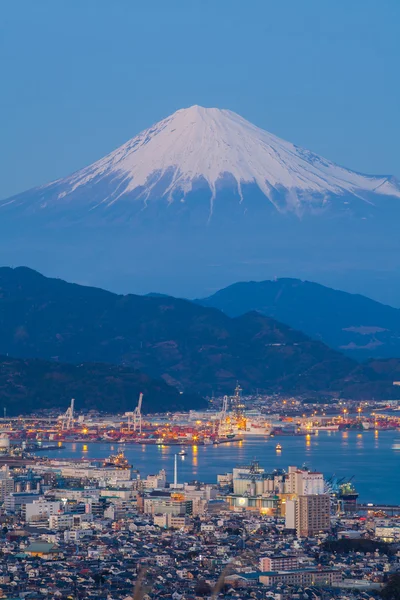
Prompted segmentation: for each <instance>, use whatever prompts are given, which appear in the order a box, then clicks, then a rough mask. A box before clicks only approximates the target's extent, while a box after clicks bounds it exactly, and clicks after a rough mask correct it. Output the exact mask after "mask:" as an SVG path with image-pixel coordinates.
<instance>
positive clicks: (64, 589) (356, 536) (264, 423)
mask: <svg viewBox="0 0 400 600" xmlns="http://www.w3.org/2000/svg"><path fill="white" fill-rule="evenodd" d="M144 402H145V398H144V397H143V395H142V394H141V395H140V397H139V399H138V402H137V405H136V406H135V407H134V409H133V410H132V411H131V412H127V413H125V414H120V415H112V414H108V415H104V414H103V415H102V414H99V413H95V412H94V411H92V413H90V414H89V413H86V414H83V413H80V412H79V411H77V408H76V406H75V402H74V400H72V401H71V404H70V406H69V407H68V408H67V409H66V411H65V413H62V414H61V415H58V414H57V413H56V412H55V411H50V413H49V414H46V415H44V414H43V412H42V413H41V414H38V415H35V414H32V415H29V416H24V415H21V416H20V417H16V418H11V419H9V418H7V416H6V415H4V417H3V419H2V425H1V428H2V433H1V435H0V464H1V465H2V466H1V471H0V499H1V522H2V527H3V529H2V534H1V536H2V542H1V552H2V561H1V573H0V590H1V594H2V597H4V598H12V597H16V596H18V597H23V598H38V599H39V598H105V599H114V598H115V599H119V598H124V599H128V598H139V597H140V598H149V599H153V598H173V599H174V600H181V599H182V600H189V599H192V598H206V597H217V596H218V595H219V594H221V595H222V596H223V597H226V598H230V597H232V598H243V599H245V598H268V599H271V600H272V599H274V600H286V599H289V598H321V599H327V598H338V599H339V598H343V599H344V598H349V599H353V598H354V599H356V598H360V599H361V598H374V597H376V596H377V595H379V594H380V593H382V589H384V588H385V586H387V585H388V581H390V576H391V574H392V573H396V571H397V569H398V568H399V561H400V506H394V505H390V504H389V503H388V504H387V505H386V506H384V505H377V504H372V503H366V502H365V499H363V501H359V494H358V493H357V489H356V482H354V481H352V479H353V478H352V477H350V474H349V477H348V478H342V479H339V480H338V479H335V478H333V477H331V476H329V474H327V473H322V472H317V471H315V470H313V469H312V468H310V467H306V466H305V465H288V466H287V468H285V469H282V468H272V469H268V470H267V469H266V468H265V465H263V464H262V463H261V462H259V461H257V460H253V461H251V462H250V463H249V464H241V465H237V464H232V466H231V470H230V471H228V472H221V473H220V474H219V475H217V477H216V480H214V481H212V480H207V481H201V480H193V481H183V480H182V477H181V472H180V469H181V461H182V460H184V457H185V456H186V455H187V452H188V451H189V450H191V451H194V452H196V449H197V447H198V446H200V445H206V446H207V445H214V446H218V445H220V444H227V445H228V444H229V445H232V444H233V445H234V444H241V443H242V442H243V440H245V439H249V438H255V437H257V439H259V440H260V444H261V445H262V443H263V441H264V443H265V440H267V438H270V439H271V438H274V443H275V442H276V444H275V451H276V454H277V456H278V455H280V454H281V452H282V449H283V448H284V444H285V439H288V438H289V437H293V436H303V438H304V439H305V441H306V444H307V443H308V441H307V440H308V438H310V437H311V436H315V435H328V434H333V433H335V432H338V431H340V430H342V431H345V430H351V429H355V430H358V431H365V432H368V435H372V436H374V435H376V434H378V432H379V431H381V432H384V431H386V430H393V429H397V428H398V427H399V424H400V417H398V416H397V413H396V409H397V408H398V406H397V403H396V402H392V403H388V402H386V403H384V402H381V403H376V402H375V403H371V404H369V403H363V404H360V403H355V402H354V403H352V402H342V401H338V403H337V404H336V405H332V404H329V405H323V404H320V405H319V407H318V408H317V407H316V406H305V405H303V404H301V402H299V401H297V400H296V399H295V398H266V397H262V396H244V395H243V393H242V390H241V388H240V386H237V387H236V390H235V392H234V394H232V396H224V397H223V398H212V399H210V402H209V409H207V410H204V411H191V412H189V413H170V414H157V415H151V414H142V407H143V405H144ZM218 406H219V407H220V408H219V410H217V407H218ZM278 411H279V412H278ZM373 432H375V433H373ZM104 442H106V443H108V444H109V445H110V447H111V448H114V447H115V448H116V451H115V453H114V454H111V455H110V456H104V457H103V458H102V459H100V460H99V459H90V458H85V457H84V455H83V458H79V459H72V458H68V457H67V456H66V457H64V456H63V450H64V448H65V447H66V446H69V445H71V444H76V443H79V444H82V447H83V449H85V448H87V447H88V446H91V445H94V444H96V443H97V444H98V443H100V444H101V443H104ZM130 444H132V445H135V446H137V445H141V446H147V445H156V446H161V447H165V446H172V456H173V461H174V465H173V478H172V480H171V481H168V478H167V473H166V470H165V469H164V468H160V469H159V471H158V472H156V473H142V472H140V471H139V470H138V469H137V468H136V466H135V465H134V464H129V462H128V460H127V458H126V456H125V450H126V449H127V448H129V445H130ZM56 450H58V457H57V458H54V457H53V458H48V456H47V453H50V452H53V454H54V451H56ZM216 451H218V450H216Z"/></svg>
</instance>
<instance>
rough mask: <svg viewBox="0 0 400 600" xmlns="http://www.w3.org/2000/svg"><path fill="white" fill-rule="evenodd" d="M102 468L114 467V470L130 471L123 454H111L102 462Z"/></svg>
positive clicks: (130, 466)
mask: <svg viewBox="0 0 400 600" xmlns="http://www.w3.org/2000/svg"><path fill="white" fill-rule="evenodd" d="M103 467H114V468H115V469H131V468H132V465H130V464H129V463H128V460H127V459H126V458H125V455H124V453H123V452H118V454H111V455H110V456H109V457H108V458H106V459H105V460H104V462H103Z"/></svg>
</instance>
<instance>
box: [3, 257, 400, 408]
mask: <svg viewBox="0 0 400 600" xmlns="http://www.w3.org/2000/svg"><path fill="white" fill-rule="evenodd" d="M7 353H8V354H9V355H11V356H14V357H16V358H17V359H22V360H24V359H30V360H32V359H37V360H39V359H40V360H45V361H52V362H53V363H54V364H56V365H57V364H58V363H70V364H71V365H72V366H74V365H75V366H77V365H81V364H87V363H97V364H98V363H103V367H102V368H107V367H104V364H108V365H109V367H110V368H121V369H123V368H128V369H137V370H139V371H140V372H141V373H145V374H146V376H148V377H151V378H152V379H160V378H161V379H163V380H164V381H165V382H166V383H168V384H169V385H172V386H174V387H176V388H177V389H178V390H179V391H180V392H188V393H197V394H199V395H200V396H206V395H210V396H211V394H212V393H213V392H215V393H216V394H224V393H231V392H232V389H233V388H234V387H235V385H236V382H237V381H239V383H240V385H241V386H242V387H243V389H244V390H245V391H246V393H255V392H256V390H257V389H258V390H259V391H260V392H263V393H268V394H272V393H277V394H285V395H287V394H290V395H311V396H313V397H314V396H315V397H321V396H335V397H337V396H340V395H343V396H348V394H349V393H351V396H352V397H356V398H357V397H363V398H366V397H367V396H368V394H370V393H371V392H369V391H368V390H369V389H370V390H373V393H374V397H375V398H378V397H380V398H395V397H400V390H399V389H398V388H396V387H394V386H393V385H392V382H393V379H392V380H391V377H392V376H396V377H398V372H399V371H400V366H399V365H400V361H396V360H394V361H392V362H390V361H386V362H385V361H383V362H379V361H375V363H370V364H366V365H359V364H358V363H357V362H356V361H354V360H353V359H351V358H348V357H346V356H344V355H343V354H341V353H339V352H337V351H335V350H332V349H331V348H329V347H328V346H326V345H325V344H323V343H322V342H320V341H315V340H313V339H311V338H310V337H308V336H307V335H305V334H304V333H302V332H300V331H297V330H295V329H293V328H291V327H289V326H287V325H284V324H283V323H280V322H278V321H276V320H274V319H272V318H269V317H265V316H263V315H262V314H260V313H259V312H248V313H246V314H244V315H242V316H239V317H237V318H230V317H228V316H227V315H225V314H224V313H222V312H221V311H219V310H218V309H216V308H208V307H202V306H201V305H198V304H196V303H194V302H190V301H189V300H182V299H176V298H173V297H170V296H163V295H162V296H155V297H152V296H136V295H133V294H130V295H126V296H123V295H118V294H114V293H112V292H107V291H104V290H101V289H97V288H90V287H85V286H81V285H77V284H69V283H67V282H65V281H62V280H60V279H50V278H46V277H44V276H43V275H41V274H39V273H37V272H35V271H32V270H31V269H27V268H16V269H11V268H9V267H3V268H0V354H3V355H4V354H7ZM71 368H72V367H71ZM369 385H370V388H369V387H368V386H369Z"/></svg>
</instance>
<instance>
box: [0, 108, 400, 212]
mask: <svg viewBox="0 0 400 600" xmlns="http://www.w3.org/2000/svg"><path fill="white" fill-rule="evenodd" d="M201 185H203V186H207V187H208V188H209V190H208V194H209V196H208V197H209V198H210V213H211V214H212V210H213V202H214V200H215V198H216V195H217V191H218V189H219V186H220V185H224V186H225V187H226V186H228V187H229V186H232V187H233V189H234V192H235V195H237V197H238V199H239V201H240V202H242V201H243V196H244V186H246V185H252V186H256V187H258V188H259V190H261V192H262V193H263V194H264V196H266V197H267V198H268V199H269V200H270V201H271V202H272V203H273V204H275V205H276V207H277V208H279V210H284V211H291V212H292V211H293V212H297V211H299V210H304V209H305V210H307V209H308V208H312V207H314V206H316V207H321V206H323V205H324V204H325V203H326V202H327V200H328V198H330V197H331V196H346V197H347V196H348V195H349V194H350V195H351V196H354V197H357V198H361V199H363V200H365V201H367V202H371V199H372V200H373V197H374V195H380V196H382V195H387V196H393V197H397V198H400V185H399V183H398V182H397V181H396V180H395V179H394V178H391V177H387V176H368V175H362V174H359V173H356V172H354V171H350V170H348V169H345V168H343V167H340V166H338V165H336V164H334V163H332V162H330V161H328V160H325V159H324V158H321V157H320V156H318V155H316V154H313V153H312V152H309V151H307V150H304V149H302V148H300V147H298V146H295V145H293V144H291V143H289V142H286V141H284V140H281V139H280V138H278V137H276V136H275V135H272V134H270V133H268V132H267V131H264V130H262V129H260V128H258V127H256V126H255V125H252V124H251V123H249V122H248V121H246V120H245V119H243V118H242V117H240V116H239V115H237V114H236V113H233V112H231V111H229V110H219V109H216V108H202V107H200V106H192V107H191V108H188V109H182V110H178V111H177V112H175V113H174V114H173V115H171V116H169V117H167V118H166V119H164V120H162V121H160V122H159V123H156V124H155V125H153V126H152V127H150V128H149V129H146V130H145V131H143V132H142V133H140V134H139V135H138V136H136V137H134V138H132V139H131V140H129V141H128V142H127V143H126V144H124V145H123V146H121V147H119V148H117V150H115V151H114V152H112V153H111V154H109V155H108V156H106V157H104V158H102V159H100V160H98V161H97V162H95V163H93V164H92V165H90V166H88V167H86V168H84V169H82V170H80V171H77V172H76V173H74V174H72V175H70V176H69V177H66V178H64V179H60V180H58V181H55V182H52V183H51V184H48V185H47V186H42V187H41V188H36V190H33V191H35V192H36V193H35V194H34V201H35V204H36V208H37V209H38V208H40V209H45V208H48V207H51V206H58V207H59V206H62V205H63V204H67V205H68V202H70V201H73V200H77V199H79V202H80V203H86V205H87V208H88V210H95V209H96V208H99V207H103V208H105V207H108V208H110V207H112V206H113V205H115V204H116V203H118V201H119V200H121V199H129V200H131V201H132V202H133V201H135V202H140V203H141V206H142V207H146V205H147V202H148V201H149V200H150V199H165V200H166V202H167V203H171V202H173V201H180V202H184V201H185V199H186V197H187V195H188V194H189V193H190V192H191V191H193V190H194V189H197V188H198V187H199V186H201ZM277 196H279V197H280V198H283V199H284V200H283V202H277V201H276V198H277ZM30 197H32V195H30V193H29V192H25V193H24V194H20V195H19V196H16V197H14V198H11V199H9V200H7V201H3V203H0V207H6V206H10V204H11V205H12V204H15V203H16V204H17V205H20V204H25V203H26V202H29V199H30Z"/></svg>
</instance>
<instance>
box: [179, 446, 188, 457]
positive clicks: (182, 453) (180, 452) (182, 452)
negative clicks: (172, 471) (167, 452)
mask: <svg viewBox="0 0 400 600" xmlns="http://www.w3.org/2000/svg"><path fill="white" fill-rule="evenodd" d="M178 454H179V456H187V452H186V450H184V449H183V448H182V450H179V452H178Z"/></svg>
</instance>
